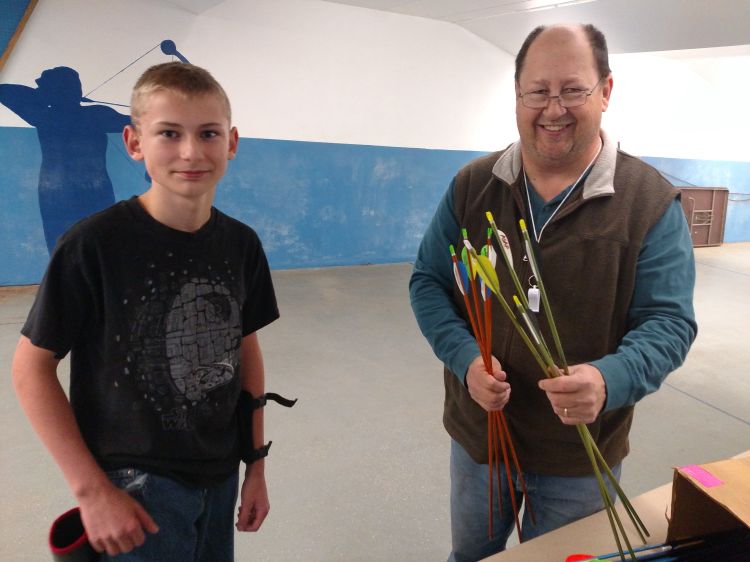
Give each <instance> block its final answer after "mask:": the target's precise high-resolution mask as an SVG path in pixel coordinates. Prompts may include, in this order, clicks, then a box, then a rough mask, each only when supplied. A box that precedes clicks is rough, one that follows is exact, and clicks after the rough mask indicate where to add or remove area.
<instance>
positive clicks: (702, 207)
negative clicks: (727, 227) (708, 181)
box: [679, 187, 729, 248]
mask: <svg viewBox="0 0 750 562" xmlns="http://www.w3.org/2000/svg"><path fill="white" fill-rule="evenodd" d="M679 190H680V192H681V194H682V209H683V210H684V211H685V217H686V218H687V221H688V226H689V227H690V237H691V238H692V240H693V247H694V248H698V247H701V246H720V245H721V244H722V243H723V242H724V222H725V221H726V216H727V202H728V201H729V189H727V188H726V187H680V188H679Z"/></svg>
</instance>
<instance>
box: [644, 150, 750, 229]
mask: <svg viewBox="0 0 750 562" xmlns="http://www.w3.org/2000/svg"><path fill="white" fill-rule="evenodd" d="M643 160H645V161H646V162H648V163H649V164H651V165H652V166H654V167H655V168H656V169H657V170H659V171H660V172H662V173H664V174H665V175H666V176H667V179H669V181H671V182H672V183H673V184H674V185H676V186H681V185H682V186H690V187H694V186H699V187H726V188H728V189H729V203H728V205H727V215H726V222H725V226H724V242H747V241H750V162H731V161H727V160H688V159H682V158H657V157H650V156H647V157H644V158H643Z"/></svg>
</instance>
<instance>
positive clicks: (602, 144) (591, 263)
mask: <svg viewBox="0 0 750 562" xmlns="http://www.w3.org/2000/svg"><path fill="white" fill-rule="evenodd" d="M612 86H613V80H612V75H611V72H610V69H609V63H608V55H607V46H606V41H605V38H604V36H603V35H602V33H601V32H600V31H599V30H597V29H596V28H595V27H593V26H591V25H587V26H580V25H576V26H563V25H559V26H552V27H539V28H537V29H535V30H534V31H533V32H532V33H531V34H530V35H529V36H528V37H527V39H526V41H525V42H524V44H523V46H522V47H521V49H520V51H519V53H518V56H517V58H516V74H515V89H516V120H517V125H518V131H519V135H520V140H519V141H518V142H516V143H514V144H512V145H511V146H509V147H508V148H507V149H505V150H503V151H501V152H497V153H494V154H490V155H488V156H485V157H481V158H479V159H477V160H475V161H473V162H471V163H469V164H468V165H467V166H466V167H465V168H463V169H462V170H461V171H459V173H458V174H457V175H456V177H455V178H454V180H453V182H452V183H451V185H450V188H449V189H448V192H447V193H446V195H445V196H444V198H443V200H442V201H441V202H440V204H439V207H438V209H437V211H436V214H435V216H434V218H433V220H432V222H431V223H430V225H429V227H428V229H427V232H426V233H425V236H424V239H423V241H422V244H421V246H420V248H419V253H418V256H417V260H416V263H415V266H414V272H413V275H412V278H411V282H410V294H411V302H412V307H413V309H414V313H415V315H416V317H417V321H418V323H419V325H420V328H421V330H422V332H423V333H424V335H425V337H426V338H427V339H428V341H429V342H430V344H431V345H432V347H433V349H434V350H435V353H436V355H437V356H438V357H439V358H440V359H441V360H442V361H443V362H444V363H445V366H446V367H445V375H444V379H445V391H446V399H445V410H444V418H443V421H444V425H445V427H446V429H447V431H448V433H449V434H450V435H451V437H452V445H451V531H452V540H453V551H452V553H451V556H450V558H449V560H451V561H464V560H479V559H481V558H484V557H486V556H489V555H491V554H493V553H495V552H499V551H501V550H503V549H504V548H505V543H506V540H507V537H508V535H509V534H510V532H511V530H512V526H513V522H514V518H513V513H512V511H511V509H512V508H511V502H510V501H509V498H510V496H509V493H510V490H509V486H508V482H507V480H506V479H505V471H504V470H501V471H500V473H501V477H502V478H503V482H502V490H503V495H504V499H503V502H502V508H503V510H502V513H497V509H498V508H497V503H498V502H494V503H495V510H496V513H495V515H494V520H495V522H496V523H495V529H494V531H495V532H494V533H493V538H489V535H490V533H489V529H488V513H487V509H488V508H487V505H488V501H487V484H488V483H487V478H488V469H487V463H488V453H487V414H486V412H487V411H497V410H504V412H505V415H506V417H507V420H508V424H509V426H510V431H511V434H512V438H513V442H514V444H515V447H516V450H517V452H518V456H519V461H520V466H521V468H522V470H523V474H524V477H525V480H526V484H527V487H528V490H529V502H530V503H531V505H532V507H533V511H534V514H535V516H536V523H535V524H533V523H532V522H531V521H530V517H529V510H528V509H526V512H525V516H524V520H523V526H522V538H523V540H528V539H529V538H533V537H534V536H537V535H539V534H542V533H545V532H547V531H550V530H552V529H555V528H557V527H560V526H562V525H564V524H566V523H569V522H571V521H574V520H576V519H579V518H581V517H584V516H586V515H588V514H590V513H593V512H595V511H598V510H600V509H602V507H603V505H602V501H601V496H600V494H599V490H598V486H597V484H596V480H595V478H594V476H593V474H592V469H591V464H590V462H589V460H588V458H587V456H586V452H585V450H584V448H583V446H582V444H581V440H580V438H579V436H578V433H577V431H576V429H575V424H579V423H585V424H589V428H590V430H591V433H592V435H593V436H594V438H595V440H596V441H597V445H598V447H599V449H600V450H601V452H602V454H603V455H604V457H605V459H606V460H607V462H608V464H609V465H610V467H612V469H613V472H614V473H615V474H616V475H617V476H618V477H619V474H620V468H621V467H620V463H621V461H622V459H623V458H624V457H625V456H626V455H627V453H628V448H629V445H628V431H629V429H630V425H631V421H632V416H633V405H634V404H635V403H636V402H637V401H638V400H640V399H641V398H642V397H643V396H645V395H646V394H648V393H650V392H653V391H655V390H656V389H657V388H658V387H659V385H660V384H661V382H662V381H663V379H664V378H665V377H666V375H667V374H668V373H669V372H670V371H672V370H674V369H675V368H676V367H678V366H679V365H680V364H681V363H682V362H683V361H684V358H685V355H686V354H687V351H688V349H689V347H690V345H691V343H692V341H693V340H694V338H695V334H696V330H697V326H696V323H695V319H694V313H693V307H692V293H693V286H694V280H695V266H694V262H693V254H692V244H691V240H690V236H689V232H688V230H687V228H686V221H685V218H684V215H683V213H682V210H681V207H680V204H679V201H678V191H677V190H676V189H675V188H673V187H672V186H671V185H670V184H669V183H668V182H667V181H666V180H664V179H663V178H662V177H661V176H660V175H659V173H658V172H657V171H656V170H654V169H653V168H651V167H649V166H648V165H646V164H644V163H643V162H641V161H640V160H638V159H636V158H633V157H631V156H629V155H627V154H625V153H623V152H620V151H619V150H618V149H617V147H616V144H615V143H614V142H613V141H612V139H610V138H608V137H607V136H606V134H605V133H604V132H603V131H601V130H600V124H601V117H602V113H603V112H604V111H605V110H606V109H607V106H608V104H609V99H610V95H611V93H612ZM486 211H491V212H492V213H493V215H494V217H495V221H496V223H497V225H498V227H499V228H500V229H501V230H503V231H504V232H505V234H506V235H507V236H508V238H509V241H510V244H511V247H512V250H513V255H514V261H515V263H514V265H515V269H516V272H517V273H518V275H519V278H520V279H521V282H522V283H524V282H527V283H528V286H527V287H525V288H524V289H526V288H528V289H531V288H533V287H534V286H535V285H536V280H535V279H534V278H533V276H532V274H531V270H530V267H529V263H528V258H527V257H526V256H525V255H524V251H523V245H522V240H521V237H520V233H519V229H518V220H519V219H521V218H523V219H525V221H526V223H527V224H528V226H529V232H530V235H531V236H532V237H533V238H534V239H535V246H536V249H535V253H536V256H537V260H538V261H539V263H540V268H541V274H542V275H543V277H544V283H545V287H546V289H547V293H548V295H549V299H550V302H551V306H552V309H553V313H554V316H555V320H556V324H557V328H558V331H559V333H560V336H561V339H562V344H563V348H564V350H565V353H566V358H567V361H568V363H569V365H570V368H569V372H570V376H567V377H560V378H556V379H546V378H545V375H544V373H543V372H542V370H541V369H540V368H539V366H538V364H537V363H536V362H535V360H534V359H533V357H532V355H531V354H530V352H529V350H528V349H527V348H526V347H525V345H524V344H523V342H522V341H521V339H520V337H519V336H518V334H517V333H515V331H514V328H513V327H512V325H511V323H510V321H509V320H508V319H507V317H505V316H504V314H503V313H502V310H501V309H500V307H499V306H494V307H493V332H492V340H493V341H492V349H493V368H492V372H491V373H490V372H487V370H486V369H485V367H484V363H483V361H482V358H481V357H480V353H479V349H478V346H477V344H476V341H475V339H474V337H473V335H472V333H471V331H470V328H469V327H468V321H467V318H468V317H467V314H466V310H465V308H464V306H463V300H462V297H461V294H460V293H459V292H458V290H457V287H456V286H455V281H454V278H453V274H452V270H451V267H452V266H451V260H450V257H449V253H448V246H449V244H453V245H454V246H457V247H461V245H462V236H461V231H460V229H461V228H462V227H464V228H466V229H467V231H468V236H469V239H470V240H471V241H472V242H473V243H474V245H475V246H481V244H482V243H483V242H482V241H483V240H484V239H485V237H486V234H485V233H486V229H487V226H488V224H487V221H486V218H485V212H486ZM497 272H498V275H499V278H500V286H501V287H502V288H504V290H506V291H508V292H507V293H506V295H505V296H506V299H510V298H511V297H512V293H511V292H510V290H511V289H512V287H513V285H512V282H511V281H510V277H509V274H508V272H507V268H505V266H504V265H503V263H502V260H498V266H497ZM538 320H539V324H540V325H541V329H542V332H543V333H544V335H545V337H546V339H547V340H548V341H550V342H551V341H552V337H551V335H550V331H549V328H548V326H547V324H546V320H545V318H544V315H543V314H542V315H539V317H538ZM514 480H517V478H516V477H515V475H514ZM514 493H515V494H516V495H517V496H518V499H519V501H520V499H521V497H520V492H519V491H518V489H517V487H516V489H514ZM498 521H499V523H497V522H498Z"/></svg>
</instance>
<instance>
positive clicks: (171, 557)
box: [101, 468, 239, 562]
mask: <svg viewBox="0 0 750 562" xmlns="http://www.w3.org/2000/svg"><path fill="white" fill-rule="evenodd" d="M107 476H109V479H110V480H111V481H112V482H113V483H114V484H115V485H116V486H117V487H119V488H120V489H123V490H126V491H127V492H128V493H129V494H130V495H131V496H132V497H133V498H135V499H136V500H138V502H139V503H140V504H141V505H142V506H143V508H144V509H145V510H146V511H147V512H148V514H149V515H151V517H153V519H154V521H156V524H157V525H159V532H157V533H155V534H153V535H152V534H149V533H146V542H144V543H143V545H141V546H139V547H136V548H135V549H134V550H132V551H130V552H128V553H126V554H120V555H117V556H112V557H110V556H107V555H106V554H104V555H102V558H101V562H110V561H111V562H232V561H233V560H234V505H235V503H236V502H237V487H238V478H239V476H238V474H237V473H235V474H233V475H232V476H230V477H229V478H227V480H226V481H224V482H222V483H220V484H216V485H213V486H210V487H206V488H202V487H196V486H189V485H187V484H183V483H182V482H179V481H177V480H174V479H172V478H166V477H164V476H158V475H156V474H152V473H148V472H142V471H140V470H136V469H129V468H126V469H122V470H115V471H111V472H108V473H107Z"/></svg>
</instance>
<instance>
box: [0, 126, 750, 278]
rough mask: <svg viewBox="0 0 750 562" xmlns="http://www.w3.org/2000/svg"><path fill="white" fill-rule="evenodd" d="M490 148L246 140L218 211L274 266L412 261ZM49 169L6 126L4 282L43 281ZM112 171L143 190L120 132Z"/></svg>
mask: <svg viewBox="0 0 750 562" xmlns="http://www.w3.org/2000/svg"><path fill="white" fill-rule="evenodd" d="M482 154H484V153H482V152H473V151H459V150H428V149H417V148H397V147H380V146H365V145H350V144H330V143H318V142H299V141H283V140H266V139H241V140H240V148H239V153H238V156H237V158H236V159H235V160H234V161H233V162H232V163H231V164H230V166H229V171H228V172H227V175H226V176H225V178H224V180H223V181H222V182H221V184H220V186H219V189H218V192H217V196H216V206H217V207H218V208H220V209H221V210H223V211H225V212H226V213H228V214H230V215H232V216H234V217H236V218H238V219H239V220H241V221H243V222H245V223H247V224H249V225H251V226H252V227H253V228H255V229H256V230H257V231H258V234H259V235H260V237H261V239H262V240H263V244H264V247H265V249H266V252H267V254H268V258H269V261H270V263H271V267H273V268H276V269H285V268H304V267H321V266H334V265H355V264H367V263H397V262H406V261H412V260H413V259H414V256H415V255H416V250H417V247H418V245H419V241H420V240H421V237H422V233H423V232H424V230H425V228H426V227H427V224H428V222H429V220H430V218H431V217H432V214H433V212H434V210H435V207H436V206H437V202H438V200H439V199H440V197H441V196H442V194H443V193H444V191H445V189H446V188H447V186H448V183H449V182H450V180H451V178H452V177H453V175H454V174H455V173H456V171H457V170H458V169H459V168H460V167H461V166H463V165H464V164H465V163H466V162H468V161H470V160H472V159H473V158H476V157H478V156H480V155H482ZM644 160H646V161H647V162H649V163H650V164H652V165H653V166H656V167H657V168H658V169H659V170H661V171H662V172H664V173H665V174H668V175H669V176H671V177H672V180H673V181H674V182H675V183H676V184H680V183H681V182H682V183H689V184H694V185H703V186H709V187H729V189H730V191H731V192H732V193H733V194H736V193H750V163H745V162H721V161H718V162H717V161H701V160H680V159H670V158H651V157H646V158H644ZM40 164H41V152H40V149H39V140H38V138H37V134H36V130H35V129H32V128H25V127H0V200H1V201H2V206H0V264H2V265H0V285H27V284H33V283H38V282H39V281H40V280H41V278H42V275H43V273H44V268H45V266H46V263H47V259H48V255H47V248H46V245H45V241H44V235H43V231H42V223H41V218H40V213H39V202H38V195H37V192H38V179H39V167H40ZM107 170H108V173H109V176H110V177H111V179H112V183H113V185H114V190H115V198H116V199H118V200H120V199H126V198H128V197H130V196H131V195H137V194H140V193H142V192H143V191H144V190H145V189H146V180H145V177H144V171H143V166H142V165H141V164H140V163H135V162H133V161H132V160H130V158H129V157H128V156H127V155H126V153H125V151H124V149H123V147H122V141H121V140H120V136H119V135H116V134H111V135H109V145H108V148H107ZM675 178H677V179H675ZM680 180H681V181H680ZM749 198H750V197H747V196H745V197H744V198H743V197H742V196H730V202H729V208H728V211H727V220H726V227H725V241H726V242H739V241H749V240H750V203H748V202H747V199H749Z"/></svg>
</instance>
